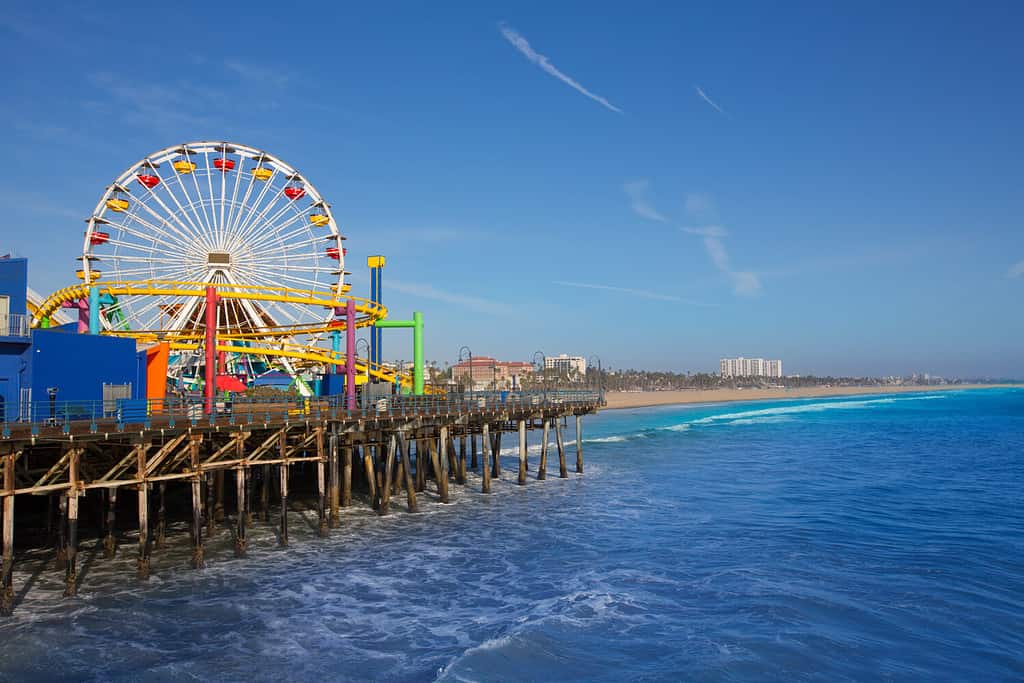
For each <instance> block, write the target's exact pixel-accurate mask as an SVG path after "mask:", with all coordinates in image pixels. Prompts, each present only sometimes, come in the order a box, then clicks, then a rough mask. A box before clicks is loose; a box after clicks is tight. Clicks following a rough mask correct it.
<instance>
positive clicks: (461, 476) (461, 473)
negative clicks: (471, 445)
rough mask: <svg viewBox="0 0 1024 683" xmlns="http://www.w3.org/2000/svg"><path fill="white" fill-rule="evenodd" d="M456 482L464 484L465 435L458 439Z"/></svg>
mask: <svg viewBox="0 0 1024 683" xmlns="http://www.w3.org/2000/svg"><path fill="white" fill-rule="evenodd" d="M458 472H459V473H458V475H457V478H456V482H457V483H459V484H462V485H465V484H466V435H465V434H463V435H462V436H460V437H459V469H458Z"/></svg>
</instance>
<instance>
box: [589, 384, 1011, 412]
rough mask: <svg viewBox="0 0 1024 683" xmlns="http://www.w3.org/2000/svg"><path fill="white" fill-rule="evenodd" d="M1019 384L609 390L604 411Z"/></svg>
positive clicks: (1002, 386) (987, 387) (1005, 386)
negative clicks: (684, 404) (687, 404)
mask: <svg viewBox="0 0 1024 683" xmlns="http://www.w3.org/2000/svg"><path fill="white" fill-rule="evenodd" d="M1020 386H1022V385H1019V384H942V385H938V386H860V387H798V388H793V389H692V390H683V391H609V392H607V393H606V394H605V400H606V401H607V402H608V406H607V407H606V408H605V410H619V409H622V408H646V407H650V406H665V405H675V404H683V403H734V402H737V401H767V400H773V399H774V400H778V399H786V398H819V397H828V396H859V395H865V394H907V393H920V392H932V391H958V390H964V389H997V388H1007V387H1020Z"/></svg>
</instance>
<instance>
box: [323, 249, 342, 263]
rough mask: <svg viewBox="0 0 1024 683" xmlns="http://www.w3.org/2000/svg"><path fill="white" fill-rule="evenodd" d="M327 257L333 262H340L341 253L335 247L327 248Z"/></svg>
mask: <svg viewBox="0 0 1024 683" xmlns="http://www.w3.org/2000/svg"><path fill="white" fill-rule="evenodd" d="M326 251H327V255H328V256H330V257H331V258H332V259H334V260H335V261H339V260H341V254H342V253H343V252H342V251H340V250H339V249H338V248H337V247H327V250H326Z"/></svg>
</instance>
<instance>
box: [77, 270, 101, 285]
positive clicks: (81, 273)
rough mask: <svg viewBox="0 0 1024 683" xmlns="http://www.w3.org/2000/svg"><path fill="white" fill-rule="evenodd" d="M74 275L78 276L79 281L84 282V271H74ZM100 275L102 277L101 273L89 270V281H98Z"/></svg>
mask: <svg viewBox="0 0 1024 683" xmlns="http://www.w3.org/2000/svg"><path fill="white" fill-rule="evenodd" d="M75 275H76V276H78V279H79V280H84V279H85V271H84V270H76V271H75ZM102 275H103V273H101V272H100V271H98V270H90V271H89V279H90V280H92V281H94V282H95V281H96V280H99V279H100V276H102Z"/></svg>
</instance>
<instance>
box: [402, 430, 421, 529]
mask: <svg viewBox="0 0 1024 683" xmlns="http://www.w3.org/2000/svg"><path fill="white" fill-rule="evenodd" d="M398 447H399V449H401V451H402V469H403V470H405V500H406V503H407V504H408V506H409V512H417V511H418V510H419V508H418V507H417V506H416V485H415V484H414V483H413V481H412V471H411V469H410V466H409V442H408V441H406V440H405V437H404V435H403V434H401V433H399V434H398Z"/></svg>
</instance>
